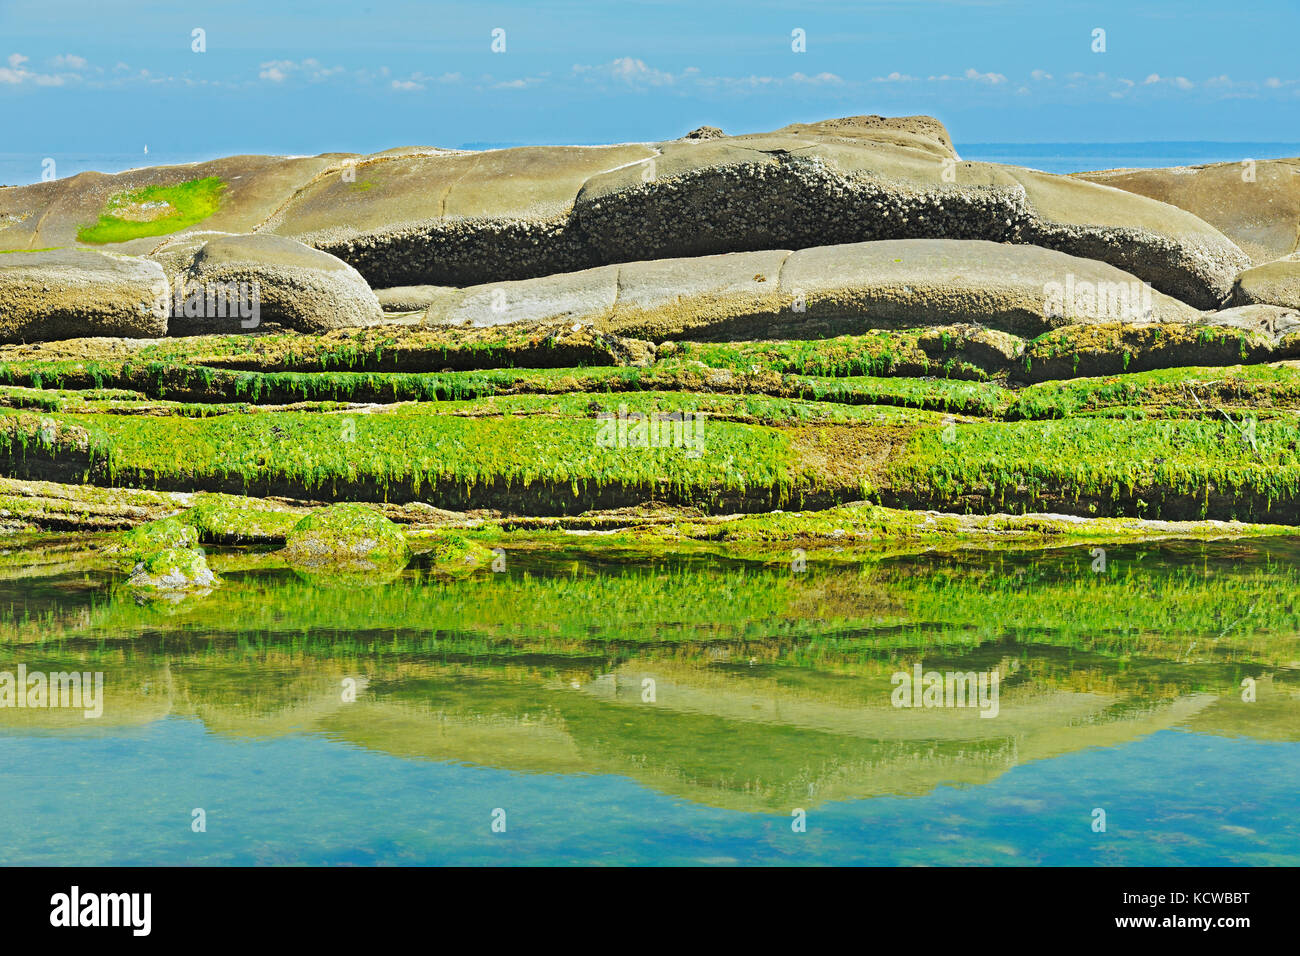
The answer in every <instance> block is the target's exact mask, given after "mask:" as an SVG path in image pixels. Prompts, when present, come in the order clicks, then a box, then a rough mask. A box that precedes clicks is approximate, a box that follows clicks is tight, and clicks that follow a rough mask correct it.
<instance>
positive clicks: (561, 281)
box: [425, 239, 1199, 341]
mask: <svg viewBox="0 0 1300 956" xmlns="http://www.w3.org/2000/svg"><path fill="white" fill-rule="evenodd" d="M1198 318H1199V313H1198V312H1197V311H1196V310H1195V309H1193V308H1191V307H1190V306H1188V305H1186V304H1184V303H1182V302H1179V301H1178V300H1176V299H1173V298H1171V297H1169V296H1166V295H1163V294H1161V293H1159V292H1154V291H1152V290H1150V289H1148V288H1146V287H1144V286H1143V283H1142V282H1140V281H1139V280H1138V279H1136V278H1135V277H1134V276H1132V275H1129V274H1127V273H1124V272H1121V271H1120V270H1118V269H1116V268H1114V267H1113V266H1109V265H1106V264H1105V263H1101V262H1097V261H1095V260H1090V259H1080V258H1077V257H1074V256H1068V255H1066V254H1064V253H1061V252H1054V251H1052V250H1048V249H1042V248H1038V247H1035V246H1023V245H1011V244H1005V243H994V242H985V241H980V240H966V241H958V240H953V239H901V240H887V241H880V242H863V243H850V244H845V245H836V246H820V247H816V248H811V249H803V250H800V251H798V252H790V251H787V250H772V251H765V252H739V253H730V254H726V255H717V256H702V257H697V258H688V259H662V260H650V261H647V262H633V263H627V264H625V265H618V266H603V267H600V268H597V269H587V270H583V271H580V272H574V273H565V274H560V275H551V276H545V277H542V278H537V279H525V280H521V281H517V282H499V283H489V284H485V285H479V286H472V287H470V288H467V289H447V290H443V291H442V292H440V293H439V294H438V295H437V297H436V298H435V299H434V300H433V301H432V303H431V304H430V305H429V309H428V312H427V313H426V316H425V322H426V323H428V324H469V325H472V326H486V325H500V324H505V323H510V322H529V321H545V320H569V321H575V322H590V323H594V324H596V325H597V326H598V327H600V328H604V329H608V330H610V331H613V332H617V333H619V334H622V335H631V336H637V337H641V338H648V339H651V340H653V341H662V340H664V339H669V338H703V339H746V338H769V337H773V336H776V335H794V334H796V333H797V334H798V335H799V336H800V337H819V336H824V335H837V334H843V333H846V332H860V331H864V330H866V329H870V328H909V327H917V326H925V325H948V324H953V323H962V322H977V323H980V324H982V325H986V326H988V327H991V328H995V329H1000V330H1002V331H1005V332H1012V333H1017V334H1020V335H1038V334H1040V333H1042V332H1044V331H1047V330H1048V329H1050V328H1054V327H1056V326H1058V325H1067V324H1075V323H1088V322H1107V321H1110V322H1114V321H1143V322H1147V321H1156V322H1184V323H1190V322H1195V321H1197V319H1198Z"/></svg>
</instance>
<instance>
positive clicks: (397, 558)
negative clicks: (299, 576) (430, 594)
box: [279, 502, 411, 570]
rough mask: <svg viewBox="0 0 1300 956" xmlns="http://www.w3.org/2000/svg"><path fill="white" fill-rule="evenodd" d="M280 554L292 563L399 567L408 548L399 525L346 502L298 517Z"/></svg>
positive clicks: (324, 565)
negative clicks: (299, 518) (298, 519)
mask: <svg viewBox="0 0 1300 956" xmlns="http://www.w3.org/2000/svg"><path fill="white" fill-rule="evenodd" d="M279 555H280V557H281V558H283V559H284V560H285V561H286V562H287V563H289V564H291V565H299V566H304V567H317V568H319V567H329V566H338V567H343V568H353V569H356V570H366V569H367V568H384V567H393V566H399V567H400V566H402V565H404V564H406V562H407V561H408V560H410V557H411V551H410V548H409V547H408V546H407V543H406V535H405V534H404V533H403V532H402V529H401V528H399V527H398V526H397V525H395V524H394V523H393V522H391V521H389V520H388V519H387V518H385V517H384V516H383V514H381V513H380V512H379V511H378V510H377V509H375V508H373V507H370V506H367V505H361V504H355V503H353V502H345V503H342V504H336V505H330V506H329V507H327V508H321V509H319V510H316V511H313V512H311V513H310V514H309V515H307V516H306V517H305V518H303V519H301V520H300V521H298V523H297V524H295V525H294V526H293V528H292V529H290V531H289V534H288V537H287V540H286V543H285V547H284V548H283V550H281V551H280V552H279Z"/></svg>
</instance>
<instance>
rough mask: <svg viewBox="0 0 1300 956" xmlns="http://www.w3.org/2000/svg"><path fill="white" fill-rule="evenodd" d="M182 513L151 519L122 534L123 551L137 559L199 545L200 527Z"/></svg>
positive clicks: (121, 547) (121, 544)
mask: <svg viewBox="0 0 1300 956" xmlns="http://www.w3.org/2000/svg"><path fill="white" fill-rule="evenodd" d="M188 519H189V515H188V514H187V513H182V514H179V515H173V516H171V517H170V518H160V519H158V520H157V521H149V522H146V523H145V524H142V525H140V526H138V527H136V528H132V529H131V530H130V531H127V532H125V533H124V534H123V535H122V540H121V543H120V549H121V553H123V554H125V555H126V556H127V557H128V558H131V559H134V560H136V561H139V560H142V559H143V558H144V557H146V556H147V555H151V554H156V553H158V552H161V551H176V550H186V549H191V548H196V547H198V544H199V532H198V529H197V528H195V527H194V525H193V524H192V523H191V522H190V521H189V520H188Z"/></svg>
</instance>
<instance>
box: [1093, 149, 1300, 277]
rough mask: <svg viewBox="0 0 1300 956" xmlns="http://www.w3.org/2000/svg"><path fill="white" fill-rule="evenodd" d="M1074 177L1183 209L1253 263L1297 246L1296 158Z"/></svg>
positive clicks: (1299, 174) (1299, 196)
mask: <svg viewBox="0 0 1300 956" xmlns="http://www.w3.org/2000/svg"><path fill="white" fill-rule="evenodd" d="M1075 177H1076V178H1077V179H1082V180H1086V181H1088V182H1092V183H1099V184H1103V185H1106V186H1114V187H1117V188H1119V189H1124V190H1127V191H1128V192H1132V193H1136V194H1138V195H1141V196H1148V197H1150V198H1152V199H1158V200H1160V201H1161V202H1166V203H1169V204H1170V205H1173V206H1177V207H1178V208H1180V209H1186V210H1187V211H1188V212H1190V213H1194V214H1195V215H1197V216H1199V217H1200V218H1201V219H1204V220H1205V221H1206V222H1208V223H1209V224H1210V225H1212V226H1214V227H1215V228H1216V229H1218V230H1219V231H1220V232H1222V233H1223V234H1224V235H1226V236H1227V237H1228V238H1229V239H1231V240H1232V241H1233V242H1235V243H1236V244H1237V245H1238V246H1240V247H1241V248H1242V250H1243V251H1245V253H1246V254H1247V255H1249V256H1250V257H1251V259H1253V260H1254V261H1255V263H1256V264H1261V263H1265V262H1269V261H1271V260H1273V259H1277V258H1279V257H1282V256H1286V255H1289V254H1290V253H1292V252H1295V251H1297V248H1300V159H1273V160H1259V161H1258V162H1256V161H1254V160H1249V159H1244V160H1243V161H1241V162H1236V163H1211V164H1208V165H1204V166H1176V167H1173V168H1171V169H1107V170H1101V171H1098V172H1089V173H1076V174H1075Z"/></svg>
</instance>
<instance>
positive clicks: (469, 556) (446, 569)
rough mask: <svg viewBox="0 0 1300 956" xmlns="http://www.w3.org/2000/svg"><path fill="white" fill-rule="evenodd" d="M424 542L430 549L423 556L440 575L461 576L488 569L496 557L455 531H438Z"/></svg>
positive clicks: (488, 549)
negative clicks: (429, 545)
mask: <svg viewBox="0 0 1300 956" xmlns="http://www.w3.org/2000/svg"><path fill="white" fill-rule="evenodd" d="M426 540H427V543H429V544H431V545H432V547H430V548H429V550H428V551H425V552H424V555H423V556H424V558H425V559H426V560H427V561H428V563H429V567H430V568H431V569H432V570H433V571H435V572H438V573H440V574H453V575H462V574H469V573H471V572H474V571H478V570H480V569H484V568H490V567H491V566H492V561H493V559H494V558H495V557H496V554H495V553H494V552H493V551H492V549H491V548H488V547H486V546H485V545H482V544H479V543H478V542H477V541H471V540H470V539H469V538H467V537H465V536H464V535H463V534H457V533H456V532H455V531H438V532H435V533H434V534H433V535H432V536H430V537H429V538H428V539H426Z"/></svg>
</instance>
